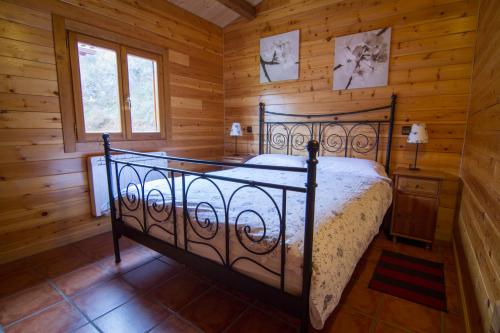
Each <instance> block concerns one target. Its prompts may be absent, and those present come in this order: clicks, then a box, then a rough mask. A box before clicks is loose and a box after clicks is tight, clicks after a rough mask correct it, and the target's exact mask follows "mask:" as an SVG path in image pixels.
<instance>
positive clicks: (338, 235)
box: [122, 154, 392, 329]
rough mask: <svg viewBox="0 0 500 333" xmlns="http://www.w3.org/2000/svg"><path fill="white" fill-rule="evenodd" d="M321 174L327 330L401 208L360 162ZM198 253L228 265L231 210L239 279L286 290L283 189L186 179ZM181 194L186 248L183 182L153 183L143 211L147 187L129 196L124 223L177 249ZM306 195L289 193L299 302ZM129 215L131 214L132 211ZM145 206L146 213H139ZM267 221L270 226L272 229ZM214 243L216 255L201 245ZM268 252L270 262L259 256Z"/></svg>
mask: <svg viewBox="0 0 500 333" xmlns="http://www.w3.org/2000/svg"><path fill="white" fill-rule="evenodd" d="M318 159H319V163H318V170H317V183H318V187H317V190H316V205H315V222H314V224H315V226H314V241H313V274H312V281H311V291H310V315H311V316H310V317H311V324H312V326H313V327H314V328H316V329H321V328H322V327H323V325H324V323H325V321H326V319H327V318H328V316H329V314H330V313H331V312H332V311H333V310H334V309H335V307H336V306H337V304H338V302H339V300H340V297H341V295H342V291H343V290H344V288H345V286H346V285H347V283H348V282H349V279H350V277H351V275H352V273H353V271H354V268H355V266H356V264H357V262H358V261H359V259H360V258H361V257H362V255H363V253H364V252H365V250H366V248H367V247H368V245H369V244H370V242H371V241H372V239H373V237H374V236H375V235H376V234H377V233H378V230H379V227H380V224H381V223H382V220H383V217H384V215H385V213H386V211H387V209H388V208H389V206H390V204H391V201H392V190H391V181H390V179H389V178H387V175H386V174H385V172H384V169H383V167H382V166H381V165H380V164H378V163H376V162H373V161H368V160H361V159H355V158H339V157H319V158H318ZM247 163H249V164H266V165H286V166H299V167H305V166H306V164H305V158H304V157H300V156H286V155H276V154H273V155H260V156H257V157H255V158H253V159H251V160H249V161H248V162H247ZM209 175H214V176H224V177H230V178H238V179H246V180H252V181H260V182H266V183H273V184H286V185H289V186H298V187H304V184H305V182H306V175H305V173H293V172H284V171H272V170H259V169H248V168H233V169H230V170H224V171H217V172H211V173H209ZM184 182H185V187H186V189H187V195H186V202H187V207H188V209H187V216H188V222H187V223H188V228H187V230H188V235H187V238H188V239H189V240H190V241H189V242H188V250H189V251H190V252H193V253H196V254H198V255H200V256H203V257H206V258H209V259H211V260H214V261H217V262H219V263H221V262H223V261H224V260H226V259H225V250H224V249H225V223H226V216H225V213H224V212H225V211H226V210H227V212H228V225H229V232H230V237H229V238H230V243H229V248H230V251H229V253H230V258H229V262H230V263H231V264H232V265H233V268H234V269H235V270H238V271H240V272H242V273H244V274H247V275H249V276H251V277H253V278H256V279H258V280H261V281H263V282H265V283H267V284H270V285H273V286H275V287H279V283H280V281H279V277H277V276H276V275H275V274H273V273H271V272H269V271H268V270H266V269H264V268H262V266H264V267H266V268H268V269H270V270H272V271H274V272H278V273H279V272H280V262H281V261H280V259H281V251H280V245H279V244H278V243H279V242H280V234H279V233H280V218H281V215H280V211H281V209H282V200H283V191H282V190H281V189H271V188H262V189H258V188H254V187H248V186H245V185H244V184H238V183H234V182H228V181H223V180H215V179H206V178H200V177H198V176H186V177H185V179H184ZM172 188H175V189H174V191H175V197H176V206H177V207H178V208H177V209H176V212H177V214H176V218H177V226H176V227H177V233H178V246H180V247H184V245H185V244H184V234H183V210H182V179H181V177H176V178H175V182H174V183H173V184H172V183H171V182H170V179H169V180H166V179H164V178H160V179H156V180H153V181H147V182H146V183H145V184H144V196H145V197H146V201H147V204H146V205H145V207H146V209H147V210H148V213H147V219H146V225H144V224H142V223H141V222H142V221H143V220H144V218H143V211H142V204H143V203H142V200H141V198H142V195H141V194H142V187H141V186H136V185H133V184H129V186H127V188H125V189H123V191H122V196H123V198H124V205H122V216H123V220H124V222H125V223H126V224H127V225H130V226H132V227H135V228H137V229H140V230H145V229H146V230H148V232H149V234H150V235H152V236H154V237H156V238H158V239H161V240H163V241H165V242H168V243H171V244H173V243H174V238H173V236H172V235H171V234H170V233H169V231H170V232H172V231H173V224H174V222H173V220H174V219H173V210H172V204H171V202H172V192H174V191H172V190H171V189H172ZM305 199H306V198H305V193H298V192H292V191H287V192H286V215H285V216H286V232H285V244H286V251H285V252H286V264H285V290H286V291H287V292H289V293H291V294H295V295H299V294H300V291H301V286H302V270H301V267H302V262H303V255H302V253H303V241H304V221H305V201H306V200H305ZM126 206H127V207H128V208H127V207H126ZM136 207H137V209H135V208H136ZM263 221H265V223H264V222H263ZM200 243H208V244H209V246H207V245H204V244H200ZM258 253H266V255H258Z"/></svg>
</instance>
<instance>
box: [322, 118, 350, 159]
mask: <svg viewBox="0 0 500 333" xmlns="http://www.w3.org/2000/svg"><path fill="white" fill-rule="evenodd" d="M332 132H333V133H332ZM319 135H320V140H319V142H320V144H321V147H322V148H323V150H326V151H327V152H329V153H338V152H340V151H342V150H345V148H346V141H347V130H346V129H345V127H344V126H342V125H340V124H335V123H329V124H326V126H323V127H322V128H321V131H320V134H319Z"/></svg>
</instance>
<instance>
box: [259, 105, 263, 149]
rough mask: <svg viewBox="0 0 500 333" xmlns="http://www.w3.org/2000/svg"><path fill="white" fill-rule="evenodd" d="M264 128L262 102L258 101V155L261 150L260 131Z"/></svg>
mask: <svg viewBox="0 0 500 333" xmlns="http://www.w3.org/2000/svg"><path fill="white" fill-rule="evenodd" d="M263 130H264V103H262V102H261V103H259V155H261V154H262V150H263V148H264V147H263V140H262V134H264V133H262V131H263Z"/></svg>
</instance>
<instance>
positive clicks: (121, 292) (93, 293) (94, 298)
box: [73, 278, 135, 320]
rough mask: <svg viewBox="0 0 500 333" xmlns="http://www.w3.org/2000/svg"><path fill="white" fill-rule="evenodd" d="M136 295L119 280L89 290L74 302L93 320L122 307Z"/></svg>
mask: <svg viewBox="0 0 500 333" xmlns="http://www.w3.org/2000/svg"><path fill="white" fill-rule="evenodd" d="M134 294H135V290H134V288H133V287H131V286H130V285H128V284H127V283H126V282H124V281H122V280H120V279H119V278H118V279H114V280H111V281H108V282H105V283H103V284H100V285H98V286H95V287H92V288H89V289H87V290H85V291H83V292H82V293H81V294H78V295H77V296H76V297H74V298H73V300H74V302H75V304H76V306H78V308H79V309H80V310H82V312H83V313H85V314H86V315H87V316H88V317H89V318H90V319H91V320H93V319H95V318H97V317H99V316H101V315H103V314H104V313H106V312H108V311H111V310H113V309H114V308H116V307H118V306H120V305H122V304H123V303H125V302H126V301H128V300H129V299H131V298H132V297H133V296H134Z"/></svg>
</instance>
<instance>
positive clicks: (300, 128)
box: [259, 94, 397, 173]
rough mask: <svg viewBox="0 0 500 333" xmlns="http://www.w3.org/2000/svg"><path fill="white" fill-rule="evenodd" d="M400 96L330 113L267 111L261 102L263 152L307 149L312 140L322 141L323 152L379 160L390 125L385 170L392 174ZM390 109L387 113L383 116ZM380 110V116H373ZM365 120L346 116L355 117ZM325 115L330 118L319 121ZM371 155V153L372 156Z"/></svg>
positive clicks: (260, 130)
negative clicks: (270, 117) (384, 102)
mask: <svg viewBox="0 0 500 333" xmlns="http://www.w3.org/2000/svg"><path fill="white" fill-rule="evenodd" d="M396 97H397V96H396V95H394V94H393V95H392V96H391V102H390V104H388V105H384V106H380V107H375V108H370V109H364V110H356V111H349V112H338V113H326V114H291V113H282V112H273V111H266V110H265V105H264V103H260V104H259V154H265V153H268V154H269V153H284V154H287V155H293V154H294V153H297V154H300V152H302V151H303V152H304V153H305V152H307V149H306V146H307V142H308V141H309V140H313V139H315V140H318V142H319V143H320V151H319V154H320V155H334V156H344V157H362V158H367V157H372V158H373V159H374V160H375V161H379V157H380V156H379V155H380V154H379V152H380V151H381V150H380V149H379V146H380V142H381V135H380V134H381V131H385V129H386V128H387V143H386V150H385V162H383V164H384V166H385V170H386V172H387V173H389V166H390V162H391V147H392V132H393V129H394V113H395V111H396ZM384 110H386V111H387V113H386V114H385V115H383V116H380V113H381V112H382V113H383V111H384ZM376 111H379V115H378V116H377V117H373V118H371V117H369V116H367V115H368V114H374V113H375V112H376ZM266 115H273V116H284V117H289V118H306V119H307V120H293V121H287V120H284V121H282V120H280V121H276V120H267V119H265V118H266ZM358 115H364V116H360V118H361V119H354V120H351V119H344V120H342V119H341V118H343V117H345V118H349V117H351V116H355V118H356V116H358ZM318 118H324V119H328V120H318ZM370 154H371V155H370Z"/></svg>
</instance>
